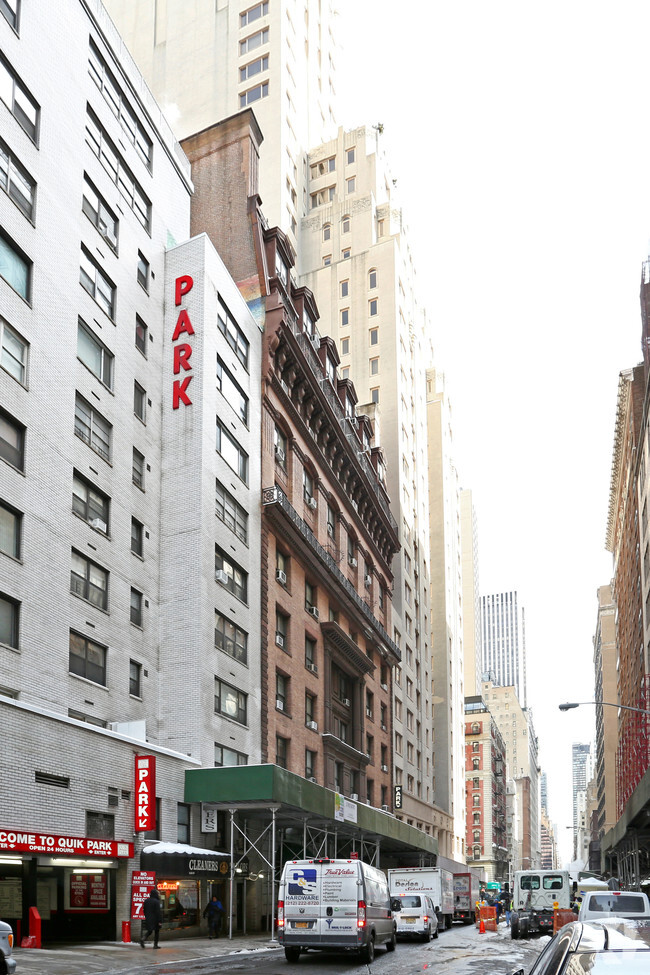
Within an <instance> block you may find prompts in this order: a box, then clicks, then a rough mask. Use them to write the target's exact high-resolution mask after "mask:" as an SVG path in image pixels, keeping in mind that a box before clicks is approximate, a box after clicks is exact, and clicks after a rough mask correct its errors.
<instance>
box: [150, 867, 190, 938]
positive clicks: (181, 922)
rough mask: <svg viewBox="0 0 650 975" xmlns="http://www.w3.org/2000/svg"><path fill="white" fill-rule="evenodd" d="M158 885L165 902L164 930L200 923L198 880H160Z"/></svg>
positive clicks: (163, 902) (162, 899) (161, 897)
mask: <svg viewBox="0 0 650 975" xmlns="http://www.w3.org/2000/svg"><path fill="white" fill-rule="evenodd" d="M156 886H157V888H158V893H159V894H160V899H161V901H162V904H163V930H168V931H170V930H175V929H177V928H189V927H192V926H193V925H195V924H199V923H200V917H199V886H200V885H199V882H198V881H196V880H160V881H158V883H157V884H156Z"/></svg>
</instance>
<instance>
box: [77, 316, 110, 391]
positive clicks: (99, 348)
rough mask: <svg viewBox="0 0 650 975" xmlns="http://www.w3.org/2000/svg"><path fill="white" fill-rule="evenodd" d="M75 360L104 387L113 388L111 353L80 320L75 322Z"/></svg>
mask: <svg viewBox="0 0 650 975" xmlns="http://www.w3.org/2000/svg"><path fill="white" fill-rule="evenodd" d="M77 358H78V359H79V361H80V362H83V364H84V366H86V367H87V368H88V369H90V371H91V372H92V373H93V375H95V376H97V378H98V379H99V381H100V382H102V383H103V384H104V386H106V387H107V388H108V389H112V388H113V353H112V352H109V350H108V349H107V348H106V346H105V345H104V343H103V342H100V341H99V339H98V338H97V336H96V335H95V333H94V332H93V331H92V329H90V328H88V326H87V325H86V323H85V322H84V321H83V320H82V319H81V318H80V319H79V321H78V322H77Z"/></svg>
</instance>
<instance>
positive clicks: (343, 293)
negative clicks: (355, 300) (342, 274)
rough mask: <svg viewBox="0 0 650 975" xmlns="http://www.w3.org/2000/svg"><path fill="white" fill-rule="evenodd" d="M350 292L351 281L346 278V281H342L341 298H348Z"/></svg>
mask: <svg viewBox="0 0 650 975" xmlns="http://www.w3.org/2000/svg"><path fill="white" fill-rule="evenodd" d="M349 294H350V281H349V280H348V279H347V278H346V280H345V281H341V298H347V296H348V295H349Z"/></svg>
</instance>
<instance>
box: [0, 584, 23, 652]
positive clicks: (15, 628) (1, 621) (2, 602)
mask: <svg viewBox="0 0 650 975" xmlns="http://www.w3.org/2000/svg"><path fill="white" fill-rule="evenodd" d="M19 621H20V603H19V602H17V600H15V599H12V598H11V597H10V596H5V595H4V594H3V593H0V644H2V645H3V646H6V647H12V648H13V649H14V650H17V649H18V633H19Z"/></svg>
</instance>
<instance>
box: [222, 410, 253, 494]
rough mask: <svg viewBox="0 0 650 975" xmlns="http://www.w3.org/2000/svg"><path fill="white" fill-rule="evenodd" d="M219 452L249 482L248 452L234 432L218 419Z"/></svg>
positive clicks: (243, 479) (236, 472)
mask: <svg viewBox="0 0 650 975" xmlns="http://www.w3.org/2000/svg"><path fill="white" fill-rule="evenodd" d="M217 453H219V454H221V456H222V457H223V459H224V460H225V462H226V464H228V466H229V467H231V468H232V470H233V471H234V472H235V474H237V475H238V476H239V477H240V478H241V479H242V481H243V482H244V484H247V483H248V454H247V453H246V451H245V450H244V449H243V448H242V447H241V446H240V445H239V444H238V443H237V441H236V440H235V438H234V437H233V436H232V434H231V433H230V432H229V431H228V430H226V428H225V426H223V424H222V423H221V420H220V419H217Z"/></svg>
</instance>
